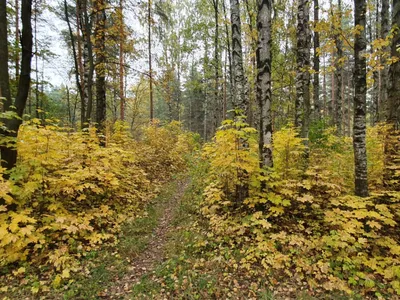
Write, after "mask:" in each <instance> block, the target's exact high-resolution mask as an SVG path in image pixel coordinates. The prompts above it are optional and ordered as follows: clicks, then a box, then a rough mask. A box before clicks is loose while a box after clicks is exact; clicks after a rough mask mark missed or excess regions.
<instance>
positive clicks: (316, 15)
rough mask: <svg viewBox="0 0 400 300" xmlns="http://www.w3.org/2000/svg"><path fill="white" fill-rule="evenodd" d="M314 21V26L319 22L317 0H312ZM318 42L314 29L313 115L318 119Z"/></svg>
mask: <svg viewBox="0 0 400 300" xmlns="http://www.w3.org/2000/svg"><path fill="white" fill-rule="evenodd" d="M314 22H315V26H316V25H317V23H318V22H319V4H318V0H314ZM319 46H320V43H319V32H317V31H314V60H313V63H314V71H315V73H314V82H313V88H314V95H313V99H314V109H315V116H316V118H317V119H318V120H319V119H321V102H320V100H319V55H318V49H319Z"/></svg>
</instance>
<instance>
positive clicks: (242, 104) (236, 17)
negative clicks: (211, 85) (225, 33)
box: [230, 0, 248, 116]
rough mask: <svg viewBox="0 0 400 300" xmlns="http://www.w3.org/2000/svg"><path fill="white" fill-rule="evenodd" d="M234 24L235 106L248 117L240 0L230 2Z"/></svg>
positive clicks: (233, 66)
mask: <svg viewBox="0 0 400 300" xmlns="http://www.w3.org/2000/svg"><path fill="white" fill-rule="evenodd" d="M230 3H231V23H232V68H233V77H234V80H233V81H234V83H233V91H234V92H233V104H234V108H235V109H240V110H242V113H243V114H244V115H246V116H247V115H248V100H247V99H246V91H245V89H246V84H245V77H244V70H243V50H242V36H241V23H240V8H239V0H230Z"/></svg>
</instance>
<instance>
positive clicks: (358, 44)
mask: <svg viewBox="0 0 400 300" xmlns="http://www.w3.org/2000/svg"><path fill="white" fill-rule="evenodd" d="M354 7H355V10H354V20H355V27H356V28H357V30H358V32H357V34H356V35H355V40H354V60H355V63H354V84H355V87H354V91H355V92H354V124H353V147H354V162H355V194H356V195H357V196H361V197H366V196H368V179H367V149H366V144H365V132H366V128H365V127H366V110H367V104H366V98H367V78H366V58H365V56H364V55H363V54H364V53H365V51H366V46H367V42H366V34H365V25H366V22H365V15H366V2H365V0H354Z"/></svg>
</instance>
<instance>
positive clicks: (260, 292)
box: [0, 174, 348, 300]
mask: <svg viewBox="0 0 400 300" xmlns="http://www.w3.org/2000/svg"><path fill="white" fill-rule="evenodd" d="M200 198H201V193H199V189H198V187H196V183H195V182H192V181H191V179H190V176H188V175H187V174H185V175H181V176H178V177H177V178H176V179H175V180H173V181H172V182H171V183H168V184H166V185H165V186H163V188H162V190H161V192H160V195H159V196H158V197H156V198H155V199H154V200H153V201H151V202H150V203H149V204H148V205H147V207H145V208H144V209H143V211H142V212H141V213H139V214H138V215H136V216H133V218H132V220H131V221H128V222H126V224H125V226H124V228H123V230H122V232H121V233H120V236H119V242H118V244H117V245H115V246H110V247H107V248H104V249H102V250H100V251H93V252H92V253H89V254H88V255H87V256H86V257H85V258H84V260H83V262H82V263H83V271H82V272H81V273H79V274H75V275H74V276H73V277H72V280H70V282H69V283H68V284H66V285H64V286H63V287H62V288H59V289H58V290H52V291H49V292H48V293H46V294H41V295H36V296H33V297H32V294H31V293H30V292H29V290H28V289H27V288H22V287H21V288H19V289H17V291H16V292H15V293H13V294H9V295H7V298H6V299H12V300H14V299H57V300H58V299H65V300H67V299H84V300H86V299H99V300H102V299H111V300H115V299H121V300H122V299H162V300H164V299H167V300H169V299H248V300H251V299H261V300H262V299H264V300H275V299H303V300H305V299H310V300H311V299H316V298H314V297H312V296H311V295H309V294H308V293H307V292H306V289H303V287H301V289H296V288H294V287H289V286H285V287H284V288H280V289H275V288H274V289H273V291H272V289H271V287H270V286H268V285H266V284H265V282H266V280H265V278H260V277H254V276H252V275H251V274H247V273H244V272H241V271H239V270H238V269H237V266H234V264H232V263H231V261H227V260H225V259H224V257H223V256H220V255H219V254H217V253H221V251H220V250H221V249H218V248H219V247H218V245H217V244H213V242H212V234H211V233H210V231H209V230H208V229H207V222H206V221H205V220H203V219H202V218H201V216H200V214H199V208H198V203H197V202H198V200H199V199H200ZM204 244H206V245H207V246H206V247H204ZM239 250H240V249H239ZM0 298H1V297H0ZM324 299H348V298H343V297H326V298H324Z"/></svg>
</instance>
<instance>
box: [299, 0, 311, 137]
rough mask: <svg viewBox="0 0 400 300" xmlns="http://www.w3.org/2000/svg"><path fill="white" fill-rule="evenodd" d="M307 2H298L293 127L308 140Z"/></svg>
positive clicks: (308, 63) (308, 52)
mask: <svg viewBox="0 0 400 300" xmlns="http://www.w3.org/2000/svg"><path fill="white" fill-rule="evenodd" d="M308 22H309V7H308V0H299V2H298V11H297V51H296V52H297V53H296V54H297V70H296V101H295V126H296V127H298V128H300V130H301V131H300V132H301V137H302V138H308V130H309V122H310V41H311V38H310V30H309V28H308Z"/></svg>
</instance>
